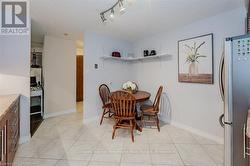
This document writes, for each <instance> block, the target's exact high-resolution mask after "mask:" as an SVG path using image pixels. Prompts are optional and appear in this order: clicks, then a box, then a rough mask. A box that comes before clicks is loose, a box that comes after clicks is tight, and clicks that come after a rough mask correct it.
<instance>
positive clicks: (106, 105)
mask: <svg viewBox="0 0 250 166" xmlns="http://www.w3.org/2000/svg"><path fill="white" fill-rule="evenodd" d="M111 107H112V104H111V103H107V104H105V105H104V106H102V108H103V109H104V108H111Z"/></svg>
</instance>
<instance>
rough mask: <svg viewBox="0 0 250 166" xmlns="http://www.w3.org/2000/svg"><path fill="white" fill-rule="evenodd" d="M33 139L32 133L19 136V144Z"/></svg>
mask: <svg viewBox="0 0 250 166" xmlns="http://www.w3.org/2000/svg"><path fill="white" fill-rule="evenodd" d="M30 139H31V135H28V136H20V138H19V144H24V143H27V142H29V141H30Z"/></svg>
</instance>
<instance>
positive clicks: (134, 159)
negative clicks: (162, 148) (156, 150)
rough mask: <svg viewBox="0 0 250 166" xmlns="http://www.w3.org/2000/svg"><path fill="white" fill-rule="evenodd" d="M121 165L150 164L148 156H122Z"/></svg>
mask: <svg viewBox="0 0 250 166" xmlns="http://www.w3.org/2000/svg"><path fill="white" fill-rule="evenodd" d="M121 163H122V164H151V157H150V154H138V153H137V154H122V160H121Z"/></svg>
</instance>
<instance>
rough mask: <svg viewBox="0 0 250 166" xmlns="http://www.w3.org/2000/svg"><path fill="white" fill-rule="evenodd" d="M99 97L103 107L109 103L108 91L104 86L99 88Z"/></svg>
mask: <svg viewBox="0 0 250 166" xmlns="http://www.w3.org/2000/svg"><path fill="white" fill-rule="evenodd" d="M99 95H100V98H101V100H102V104H103V105H105V104H107V103H108V102H109V101H110V90H109V87H108V86H107V85H106V84H102V85H100V86H99Z"/></svg>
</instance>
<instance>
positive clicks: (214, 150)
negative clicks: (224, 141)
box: [202, 145, 224, 165]
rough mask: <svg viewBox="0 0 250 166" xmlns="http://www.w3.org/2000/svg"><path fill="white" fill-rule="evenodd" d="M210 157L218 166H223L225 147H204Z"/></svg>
mask: <svg viewBox="0 0 250 166" xmlns="http://www.w3.org/2000/svg"><path fill="white" fill-rule="evenodd" d="M202 146H203V148H204V149H205V151H206V152H207V153H208V155H209V156H210V157H211V158H212V159H213V160H214V162H215V163H216V164H218V165H223V159H224V145H202Z"/></svg>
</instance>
